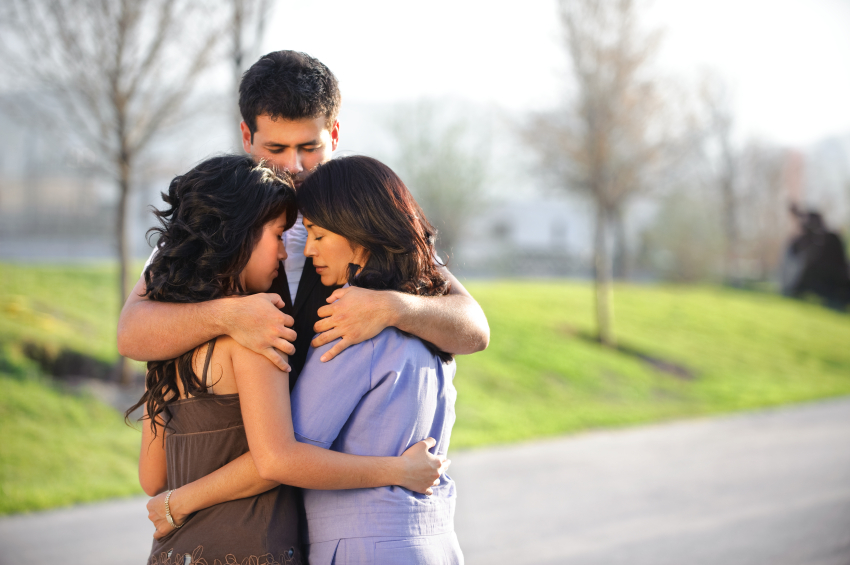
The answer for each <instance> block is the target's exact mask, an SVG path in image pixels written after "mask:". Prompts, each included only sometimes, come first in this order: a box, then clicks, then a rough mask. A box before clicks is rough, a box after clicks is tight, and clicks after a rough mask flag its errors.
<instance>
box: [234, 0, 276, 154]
mask: <svg viewBox="0 0 850 565" xmlns="http://www.w3.org/2000/svg"><path fill="white" fill-rule="evenodd" d="M228 3H229V4H230V9H231V11H232V17H231V19H230V25H229V28H230V29H229V31H230V62H231V73H232V76H233V88H232V89H231V92H232V95H231V97H230V100H231V103H230V107H231V112H232V113H233V117H234V118H235V121H234V125H233V127H232V128H231V130H232V131H233V133H234V136H235V140H234V142H235V143H234V149H235V150H236V151H237V152H239V151H241V150H242V133H241V132H240V130H239V123H240V122H241V121H242V114H241V113H240V111H239V83H240V82H241V81H242V73H243V72H244V71H245V70H246V68H247V66H248V63H250V62H252V61H253V59H254V58H255V57H257V55H258V52H259V50H260V46H261V45H262V42H263V37H264V36H265V31H266V24H267V23H268V20H269V18H270V17H271V13H272V7H273V4H272V1H271V0H228Z"/></svg>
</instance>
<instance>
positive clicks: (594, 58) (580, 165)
mask: <svg viewBox="0 0 850 565" xmlns="http://www.w3.org/2000/svg"><path fill="white" fill-rule="evenodd" d="M637 12H638V8H637V6H636V3H635V2H634V1H633V0H561V1H560V4H559V15H560V20H561V24H562V26H563V30H564V45H565V47H566V51H567V53H568V55H569V59H570V63H571V66H572V75H573V79H574V80H573V84H574V86H575V93H574V95H573V96H571V97H569V98H568V100H567V102H566V103H565V104H564V106H563V107H562V108H560V109H559V110H558V111H557V112H555V113H546V114H538V115H536V116H533V117H532V119H531V120H530V122H529V123H528V125H527V127H526V128H524V131H523V133H524V137H525V139H526V140H527V141H528V142H529V143H530V144H532V145H533V146H534V147H536V148H537V149H538V154H539V157H540V164H541V168H542V170H543V171H545V172H546V173H548V174H549V176H550V177H551V178H552V179H553V180H554V182H555V184H556V185H557V186H560V187H562V188H564V189H567V190H575V191H579V192H580V193H582V194H584V195H586V196H587V197H588V198H589V199H590V200H591V201H592V202H593V204H594V206H595V209H596V219H595V226H596V227H595V237H594V266H595V279H596V319H597V325H598V332H599V334H598V335H599V340H600V341H601V342H602V343H604V344H607V345H611V346H614V345H616V341H615V338H614V329H613V310H612V308H613V305H612V284H611V279H612V264H611V254H610V252H609V247H610V243H609V240H608V232H609V231H610V230H609V227H610V225H611V224H612V222H617V221H618V220H619V219H620V218H621V217H622V214H623V213H624V210H625V208H626V206H627V205H628V203H629V202H630V200H631V199H632V197H633V196H634V195H635V194H638V193H639V192H641V191H643V190H646V189H647V188H649V186H650V185H651V182H652V181H651V179H652V178H653V176H654V175H655V173H656V171H657V170H658V169H659V168H660V167H662V166H663V162H664V161H665V159H667V158H668V155H669V154H670V151H669V149H670V147H671V141H670V140H671V139H672V137H673V136H672V133H671V132H672V122H670V121H669V120H668V119H667V116H666V114H665V108H666V105H667V101H666V100H665V97H664V95H663V93H662V91H661V89H660V87H659V83H658V82H656V81H655V80H653V78H652V77H651V76H650V74H649V70H650V69H649V64H650V61H651V58H652V56H653V54H654V52H655V49H656V46H657V44H658V40H659V37H660V36H659V35H658V34H657V33H652V34H646V33H643V32H641V30H640V29H639V27H638V21H637V20H638V18H637Z"/></svg>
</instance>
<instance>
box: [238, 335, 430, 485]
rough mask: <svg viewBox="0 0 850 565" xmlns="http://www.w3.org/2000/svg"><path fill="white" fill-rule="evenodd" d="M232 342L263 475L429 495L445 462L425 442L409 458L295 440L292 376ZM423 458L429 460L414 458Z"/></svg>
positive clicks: (249, 433)
mask: <svg viewBox="0 0 850 565" xmlns="http://www.w3.org/2000/svg"><path fill="white" fill-rule="evenodd" d="M230 343H231V344H232V347H231V359H232V361H233V367H234V372H235V374H236V382H237V387H238V388H239V400H240V404H241V406H242V419H243V422H244V423H245V433H246V434H247V436H248V445H249V446H250V448H251V455H252V457H253V459H254V463H255V464H256V466H257V470H258V472H259V475H260V476H261V477H263V478H264V479H267V480H273V481H278V482H280V483H285V484H288V485H293V486H298V487H302V488H311V489H320V490H341V489H352V488H373V487H381V486H388V485H400V486H403V487H405V488H408V489H410V490H414V491H417V492H427V493H429V494H430V487H431V486H433V484H434V482H435V481H437V480H439V478H440V474H441V473H442V471H443V470H444V468H443V467H444V463H443V462H442V460H441V459H440V458H439V457H437V456H435V455H431V454H430V453H427V449H428V447H425V445H426V444H423V443H422V442H420V444H417V445H416V446H413V448H411V449H410V450H408V452H409V453H408V452H406V453H405V455H406V456H404V457H363V456H357V455H350V454H346V453H339V452H336V451H330V450H327V449H322V448H319V447H316V446H313V445H309V444H306V443H300V442H298V441H296V439H295V433H294V430H293V426H292V412H291V408H290V404H289V382H288V381H289V379H287V378H286V376H287V375H286V374H285V373H283V372H281V371H280V370H279V369H277V367H275V366H274V365H272V364H271V363H270V362H269V361H268V360H267V359H266V358H265V357H263V356H261V355H258V354H256V353H254V352H253V351H251V350H249V349H246V348H244V347H242V346H240V345H238V344H236V343H235V342H232V341H231V342H230ZM363 378H366V379H368V375H364V376H363ZM432 441H433V440H432ZM431 445H433V443H432V444H431ZM417 446H420V447H419V448H418V450H417V449H414V448H417ZM417 451H420V452H417ZM421 452H424V453H421ZM422 457H425V460H424V464H420V463H417V462H416V461H415V460H416V459H419V460H420V461H422Z"/></svg>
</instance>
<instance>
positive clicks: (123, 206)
mask: <svg viewBox="0 0 850 565" xmlns="http://www.w3.org/2000/svg"><path fill="white" fill-rule="evenodd" d="M118 190H119V198H118V214H117V219H118V221H117V223H116V228H115V229H116V234H115V235H116V238H115V239H116V241H117V242H118V291H119V296H118V304H119V307H120V305H123V304H124V301H125V300H126V299H127V295H128V294H129V292H130V288H129V287H128V284H127V283H128V278H129V277H128V275H129V270H130V258H131V256H132V253H131V250H130V242H129V241H128V239H127V226H126V224H127V216H128V207H129V197H130V163H129V160H128V159H126V158H125V159H122V161H121V168H120V171H119V178H118ZM118 375H119V380H120V382H121V384H123V385H129V384H130V382H131V381H132V379H133V373H132V368H131V367H130V363H129V362H128V360H127V359H126V358H125V357H121V358H120V359H119V360H118Z"/></svg>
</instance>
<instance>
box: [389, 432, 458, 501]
mask: <svg viewBox="0 0 850 565" xmlns="http://www.w3.org/2000/svg"><path fill="white" fill-rule="evenodd" d="M435 445H437V440H435V439H434V438H432V437H429V438H427V439H424V440H422V441H420V442H419V443H416V444H414V445H412V446H410V447H409V448H408V449H407V451H405V452H404V453H402V454H401V457H400V459H401V461H402V469H403V471H402V481H401V482H399V483H398V484H399V486H403V487H404V488H406V489H409V490H412V491H414V492H418V493H419V494H428V495H431V494H434V491H433V489H432V488H431V487H435V486H437V485H439V484H440V476H441V475H442V474H443V473H445V472H446V470H447V469H448V468H449V465H451V464H452V462H451V460H449V459H446V458H445V457H442V456H439V455H434V454H433V453H431V452H430V451H428V450H429V449H431V448H432V447H434V446H435Z"/></svg>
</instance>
